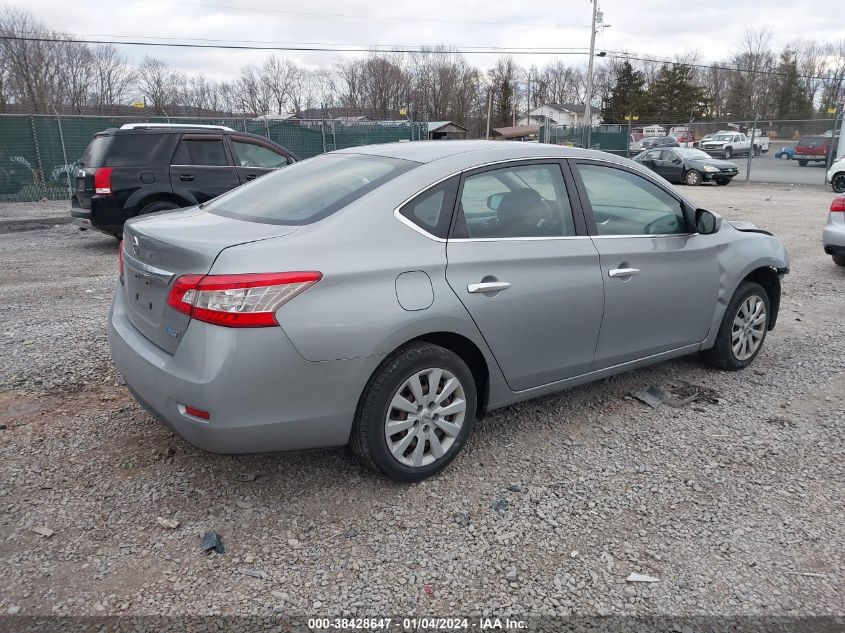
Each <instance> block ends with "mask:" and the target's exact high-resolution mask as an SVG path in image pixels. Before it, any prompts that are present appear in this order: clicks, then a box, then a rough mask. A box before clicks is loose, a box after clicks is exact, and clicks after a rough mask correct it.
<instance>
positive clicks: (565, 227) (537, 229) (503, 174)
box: [455, 164, 575, 238]
mask: <svg viewBox="0 0 845 633" xmlns="http://www.w3.org/2000/svg"><path fill="white" fill-rule="evenodd" d="M455 229H456V230H455V237H468V238H509V237H559V236H568V235H575V224H574V222H573V219H572V208H571V207H570V204H569V197H568V196H567V193H566V184H565V182H564V180H563V174H562V173H561V171H560V166H559V165H557V164H552V165H523V166H515V167H505V168H502V169H496V170H493V171H486V172H482V173H480V174H475V175H473V176H468V177H467V178H466V180H465V181H464V186H463V190H462V191H461V199H460V205H459V214H458V218H457V219H456V226H455Z"/></svg>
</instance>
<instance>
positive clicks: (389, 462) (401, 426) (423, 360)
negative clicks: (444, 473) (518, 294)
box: [349, 343, 477, 482]
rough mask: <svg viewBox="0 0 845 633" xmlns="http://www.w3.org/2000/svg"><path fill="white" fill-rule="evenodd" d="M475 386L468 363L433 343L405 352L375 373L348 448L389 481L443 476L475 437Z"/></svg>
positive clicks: (361, 402) (358, 411)
mask: <svg viewBox="0 0 845 633" xmlns="http://www.w3.org/2000/svg"><path fill="white" fill-rule="evenodd" d="M476 393H477V392H476V386H475V380H474V379H473V376H472V372H471V371H470V370H469V367H467V365H466V363H465V362H464V361H463V360H462V359H461V358H460V357H459V356H457V355H456V354H454V353H453V352H451V351H449V350H447V349H445V348H443V347H440V346H438V345H432V344H430V343H414V344H411V345H408V346H407V347H404V348H402V349H400V350H398V351H397V352H395V353H394V354H392V355H391V356H390V357H389V358H388V359H387V360H385V361H384V362H383V363H382V364H381V366H380V367H379V368H378V369H377V370H376V372H375V374H374V375H373V377H372V378H371V379H370V381H369V383H368V384H367V386H366V388H365V389H364V393H363V395H362V396H361V401H360V403H359V405H358V410H357V412H356V415H355V421H354V423H353V426H352V434H351V436H350V442H349V443H350V446H351V447H352V450H353V451H354V452H355V454H356V455H357V456H358V457H359V458H360V459H361V460H362V461H363V462H364V463H365V464H366V465H368V466H370V467H371V468H373V469H375V470H378V471H381V472H382V473H384V474H385V475H387V476H388V477H390V478H391V479H395V480H397V481H403V482H413V481H420V480H422V479H425V478H426V477H430V476H432V475H434V474H435V473H438V472H440V471H441V470H443V469H444V468H445V467H446V466H448V465H449V463H450V462H451V461H452V460H453V459H454V458H455V456H456V455H457V454H458V453H459V452H460V450H461V448H463V445H464V444H465V443H466V440H467V438H468V437H469V435H470V433H471V432H472V426H473V423H474V421H475V413H476V397H477V396H476Z"/></svg>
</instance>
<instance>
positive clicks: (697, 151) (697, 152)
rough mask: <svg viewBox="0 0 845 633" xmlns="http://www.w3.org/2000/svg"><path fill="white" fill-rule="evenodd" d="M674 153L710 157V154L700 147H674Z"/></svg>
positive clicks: (690, 156)
mask: <svg viewBox="0 0 845 633" xmlns="http://www.w3.org/2000/svg"><path fill="white" fill-rule="evenodd" d="M675 153H676V154H680V155H681V156H683V157H684V158H707V159H709V158H710V154H707V153H706V152H702V151H701V150H700V149H676V150H675Z"/></svg>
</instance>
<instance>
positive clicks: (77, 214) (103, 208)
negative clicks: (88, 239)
mask: <svg viewBox="0 0 845 633" xmlns="http://www.w3.org/2000/svg"><path fill="white" fill-rule="evenodd" d="M70 204H71V208H70V221H71V222H73V224H75V225H76V226H78V227H79V228H81V229H95V230H97V231H101V232H103V233H107V234H109V235H120V233H122V232H123V223H124V222H125V221H126V220H128V219H129V218H128V217H127V213H126V212H125V211H124V210H123V206H122V204H121V203H120V201H119V200H118V199H116V198H112V197H108V196H93V197H92V198H91V202H90V208H85V207H83V206H82V205H80V204H79V200H78V199H77V198H76V196H74V197H73V198H71V203H70Z"/></svg>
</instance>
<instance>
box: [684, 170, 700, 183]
mask: <svg viewBox="0 0 845 633" xmlns="http://www.w3.org/2000/svg"><path fill="white" fill-rule="evenodd" d="M684 182H685V183H686V184H688V185H690V186H693V187H694V186H696V185H700V184H701V174H700V173H698V170H695V169H690V170H689V171H688V172H687V173H686V174H684Z"/></svg>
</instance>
